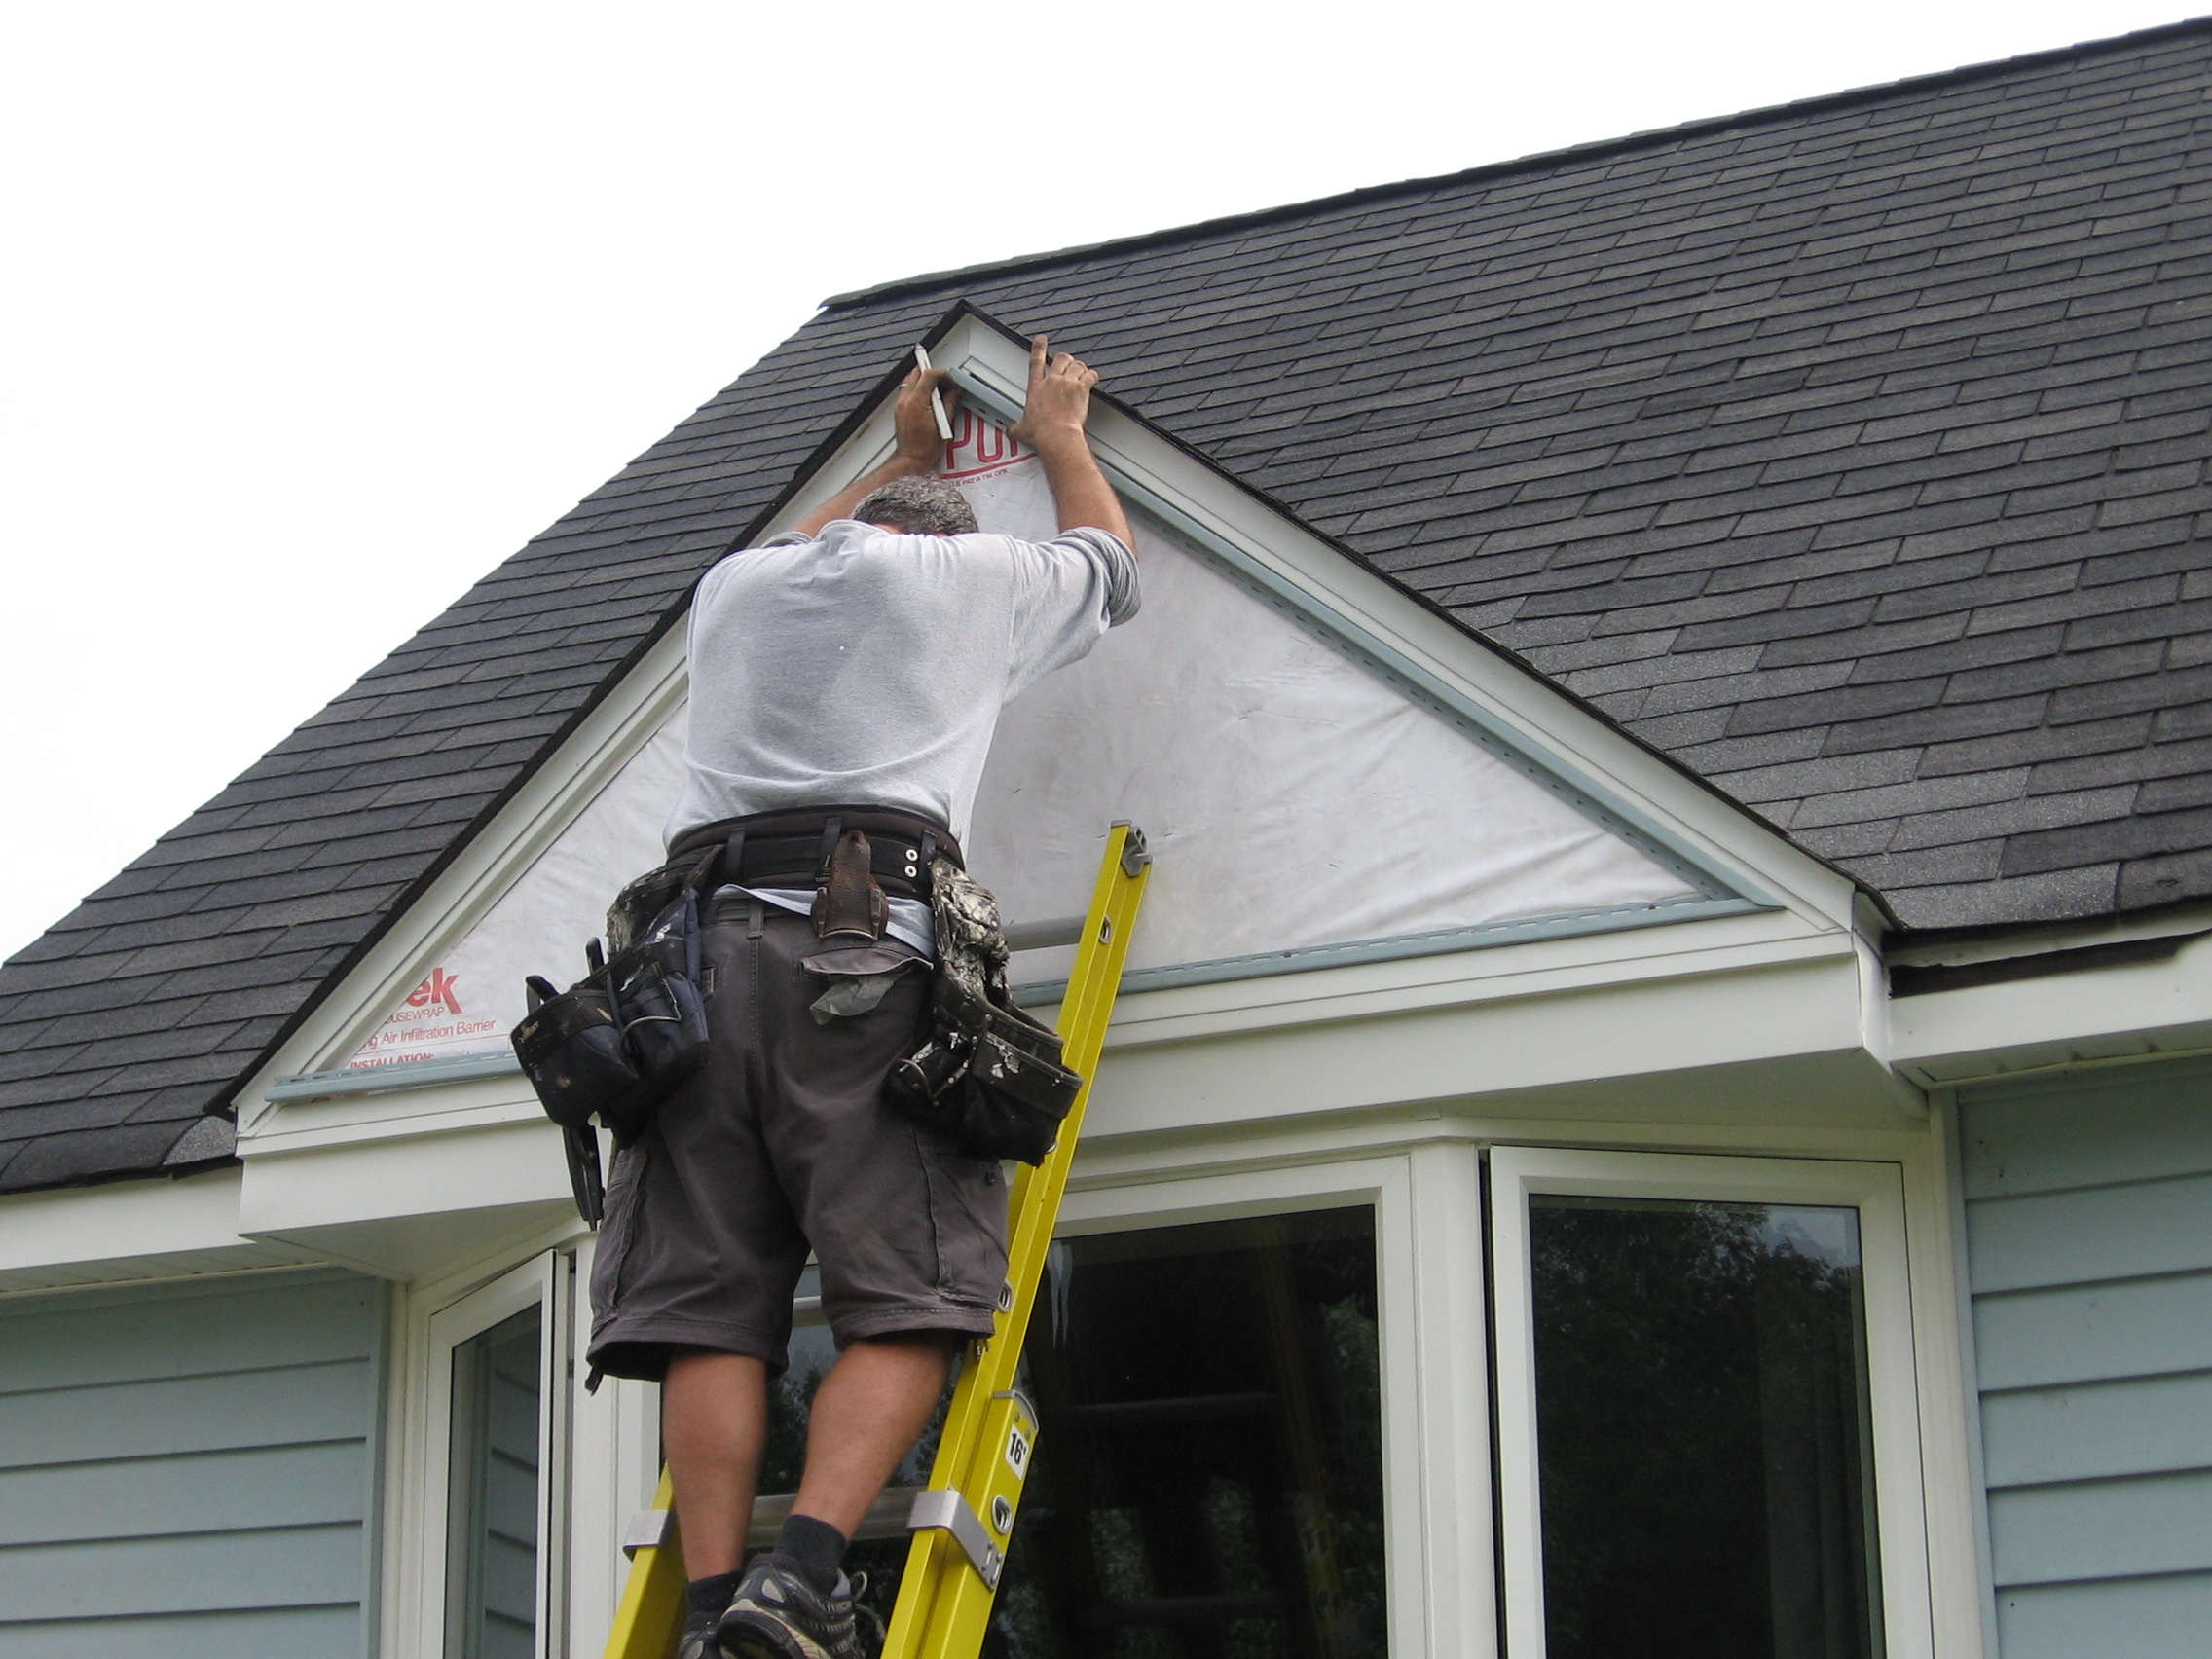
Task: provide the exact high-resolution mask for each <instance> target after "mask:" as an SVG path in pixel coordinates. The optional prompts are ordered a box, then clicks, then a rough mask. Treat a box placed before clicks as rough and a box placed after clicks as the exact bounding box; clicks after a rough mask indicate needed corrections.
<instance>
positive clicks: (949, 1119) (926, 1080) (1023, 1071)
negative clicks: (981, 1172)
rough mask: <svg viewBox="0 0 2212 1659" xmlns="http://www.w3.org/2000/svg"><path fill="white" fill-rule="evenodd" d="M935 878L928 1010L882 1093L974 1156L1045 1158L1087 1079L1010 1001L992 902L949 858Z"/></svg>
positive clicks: (1055, 1036) (1054, 1035)
mask: <svg viewBox="0 0 2212 1659" xmlns="http://www.w3.org/2000/svg"><path fill="white" fill-rule="evenodd" d="M932 876H933V879H932V881H931V883H930V890H931V892H930V897H931V909H932V912H933V914H934V916H935V919H936V922H937V978H936V982H935V983H934V984H933V985H932V987H931V995H930V1011H929V1016H928V1019H927V1020H926V1022H925V1025H924V1031H923V1037H922V1044H921V1047H919V1048H918V1049H916V1050H915V1051H913V1052H912V1053H911V1054H909V1055H907V1056H906V1057H905V1058H904V1059H903V1060H901V1061H900V1062H899V1063H898V1064H897V1065H895V1066H893V1067H892V1068H891V1073H890V1075H889V1076H888V1077H886V1078H885V1079H884V1083H883V1097H884V1099H885V1100H887V1101H889V1102H890V1103H891V1104H892V1105H893V1106H895V1107H896V1108H898V1109H899V1110H900V1111H901V1112H903V1113H904V1114H905V1115H906V1116H907V1117H909V1118H911V1119H913V1120H914V1121H915V1122H916V1123H918V1124H923V1125H924V1126H925V1127H927V1128H930V1129H932V1130H935V1131H936V1132H937V1133H938V1134H940V1135H942V1136H944V1137H945V1138H946V1139H948V1140H951V1141H953V1142H955V1143H956V1144H957V1145H958V1146H959V1147H960V1148H961V1150H962V1151H964V1152H966V1153H968V1154H969V1155H970V1156H972V1157H976V1158H992V1159H1004V1158H1013V1159H1018V1160H1020V1161H1022V1162H1023V1163H1042V1162H1044V1161H1045V1155H1046V1154H1047V1153H1049V1152H1051V1150H1052V1144H1053V1143H1054V1142H1055V1141H1057V1140H1058V1139H1059V1137H1060V1123H1061V1121H1062V1120H1063V1119H1065V1118H1066V1117H1067V1115H1068V1113H1069V1111H1070V1110H1071V1109H1072V1108H1073V1107H1074V1105H1075V1099H1076V1095H1077V1094H1078V1093H1079V1092H1081V1090H1082V1088H1083V1079H1082V1078H1081V1077H1079V1076H1078V1075H1077V1074H1076V1073H1074V1072H1072V1071H1070V1070H1068V1069H1067V1067H1065V1066H1064V1065H1062V1064H1061V1063H1060V1036H1059V1033H1058V1032H1056V1031H1053V1030H1051V1028H1050V1027H1048V1026H1045V1025H1041V1024H1039V1023H1038V1022H1037V1021H1036V1020H1034V1019H1032V1018H1030V1016H1029V1015H1028V1014H1024V1013H1022V1011H1021V1010H1020V1009H1018V1008H1016V1007H1014V998H1013V996H1012V995H1011V994H1010V993H1009V991H1008V988H1007V977H1006V966H1007V958H1008V956H1009V955H1010V954H1011V953H1010V952H1009V950H1008V948H1007V942H1006V933H1005V930H1004V929H1003V928H1002V927H1001V926H1000V924H999V906H998V901H997V900H996V899H994V898H992V897H991V894H990V891H989V890H988V889H987V888H984V887H982V886H981V885H979V884H978V883H977V882H974V881H971V880H969V879H968V877H967V875H966V874H965V873H964V872H963V871H961V870H960V869H958V868H956V867H955V866H953V865H952V864H951V862H950V861H949V860H944V859H940V860H939V861H938V865H937V867H936V868H935V869H934V870H933V872H932Z"/></svg>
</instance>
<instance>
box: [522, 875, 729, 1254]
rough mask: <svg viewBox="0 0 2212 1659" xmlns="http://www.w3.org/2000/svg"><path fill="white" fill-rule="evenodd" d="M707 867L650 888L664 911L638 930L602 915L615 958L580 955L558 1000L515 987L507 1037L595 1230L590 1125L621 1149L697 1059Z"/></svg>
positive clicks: (530, 985) (531, 981) (546, 992)
mask: <svg viewBox="0 0 2212 1659" xmlns="http://www.w3.org/2000/svg"><path fill="white" fill-rule="evenodd" d="M717 856H718V855H717V854H714V853H710V854H707V855H706V856H705V857H703V858H700V859H696V860H693V861H691V864H692V866H693V867H691V868H689V869H686V870H684V871H682V873H681V874H679V875H678V877H677V879H676V880H675V881H674V882H673V883H666V882H660V883H659V884H658V885H656V886H655V887H654V888H653V890H652V893H651V896H652V897H656V898H659V899H662V900H664V901H665V902H664V903H662V904H661V908H660V909H659V911H658V913H657V914H655V915H654V916H653V917H652V918H651V920H650V921H648V922H646V923H645V925H644V926H643V927H642V928H641V927H637V926H635V924H634V923H632V924H631V925H629V926H625V927H622V928H620V929H617V928H616V927H615V926H613V925H612V924H613V920H614V918H613V917H612V916H610V917H609V924H610V925H609V928H608V933H609V936H610V938H614V939H618V940H620V941H621V946H620V948H618V949H617V950H616V952H615V954H614V955H613V956H612V957H607V956H605V955H603V954H602V952H601V951H600V949H599V946H598V943H597V941H594V942H593V943H592V944H591V945H589V946H587V947H586V951H585V956H586V960H587V963H588V965H589V967H590V970H591V971H590V972H589V973H588V974H586V975H585V976H584V977H583V978H581V979H579V980H577V981H576V983H575V984H573V985H571V987H570V988H569V989H568V990H566V991H556V990H555V989H554V988H553V986H552V984H551V983H550V982H549V981H548V980H546V979H544V978H542V977H539V976H537V975H535V974H534V975H532V976H530V977H529V978H528V979H526V980H525V981H524V984H525V986H526V989H527V993H528V999H529V1003H530V1012H529V1013H528V1014H525V1015H524V1016H523V1018H522V1020H521V1021H520V1023H518V1024H517V1025H516V1026H515V1028H514V1032H513V1036H512V1041H513V1043H514V1050H515V1057H516V1058H517V1059H518V1060H520V1061H521V1062H522V1069H523V1072H524V1075H526V1076H527V1077H528V1078H529V1079H530V1083H531V1087H532V1088H534V1089H535V1090H536V1092H537V1099H538V1103H539V1104H540V1105H542V1106H543V1107H544V1108H545V1115H546V1116H547V1117H549V1118H551V1119H552V1120H553V1121H554V1122H555V1123H556V1124H560V1125H561V1127H562V1129H563V1131H564V1132H565V1135H566V1138H567V1141H568V1151H569V1174H570V1179H571V1183H572V1184H573V1186H574V1188H575V1195H576V1208H577V1209H578V1211H579V1212H580V1213H581V1214H582V1215H583V1218H584V1220H585V1221H586V1222H587V1223H589V1224H591V1225H593V1226H597V1225H598V1223H599V1217H600V1211H601V1207H602V1202H603V1198H604V1193H603V1189H602V1186H601V1183H600V1179H599V1146H598V1142H597V1141H596V1140H595V1139H594V1138H593V1136H592V1131H591V1120H592V1119H593V1118H594V1117H595V1116H596V1117H597V1118H598V1119H599V1121H600V1122H601V1123H602V1124H605V1125H606V1126H607V1128H608V1130H609V1131H610V1132H611V1133H612V1134H613V1136H614V1141H615V1144H616V1145H617V1146H628V1145H630V1144H631V1143H632V1142H633V1141H635V1140H636V1139H637V1138H638V1137H639V1136H640V1135H641V1134H643V1133H644V1132H645V1125H646V1124H648V1123H649V1122H650V1121H651V1119H652V1115H653V1112H654V1110H655V1109H656V1108H658V1107H659V1105H660V1103H661V1102H662V1101H664V1100H666V1099H667V1098H668V1097H669V1096H670V1095H672V1094H674V1093H675V1092H676V1091H677V1089H679V1088H682V1086H683V1084H684V1083H685V1082H686V1081H687V1080H688V1079H689V1078H690V1077H691V1075H692V1073H694V1072H696V1071H697V1070H698V1069H699V1067H700V1066H701V1065H702V1064H703V1063H704V1062H705V1060H706V1057H707V1009H706V999H705V998H704V997H703V996H702V995H701V993H700V989H699V979H700V976H699V922H700V918H699V904H700V889H701V888H702V887H703V886H704V884H705V883H706V881H707V879H708V878H709V876H710V875H711V874H712V872H713V869H714V866H715V861H716V858H717ZM668 873H669V871H668V869H667V868H665V867H664V869H662V870H656V871H654V872H652V874H651V875H648V876H645V877H643V878H641V880H640V881H638V882H633V883H632V884H631V886H630V887H629V888H626V889H624V891H623V896H622V899H619V900H617V901H616V907H617V909H618V910H619V909H620V908H621V907H622V905H623V902H624V901H625V900H633V897H634V896H635V895H637V894H638V892H639V890H640V889H641V888H645V887H646V886H647V884H654V883H656V878H664V877H666V876H667V874H668ZM633 913H634V912H633Z"/></svg>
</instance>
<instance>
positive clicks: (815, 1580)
mask: <svg viewBox="0 0 2212 1659" xmlns="http://www.w3.org/2000/svg"><path fill="white" fill-rule="evenodd" d="M845 1544H846V1538H845V1534H844V1533H842V1532H840V1531H838V1530H837V1529H836V1528H834V1527H832V1526H830V1523H829V1522H827V1521H817V1520H816V1519H815V1518H814V1517H813V1516H811V1515H789V1516H786V1517H785V1518H784V1526H783V1530H781V1531H780V1532H778V1533H777V1534H776V1553H777V1554H778V1555H780V1556H789V1557H791V1559H792V1560H793V1561H794V1562H796V1563H798V1569H799V1571H800V1572H802V1573H804V1574H805V1575H806V1581H807V1582H808V1583H809V1584H811V1585H813V1586H814V1587H815V1589H817V1590H819V1591H821V1592H822V1594H823V1595H825V1596H827V1595H829V1594H830V1592H831V1591H832V1590H834V1589H836V1588H837V1572H838V1568H839V1567H840V1566H841V1565H842V1564H843V1562H844V1559H845Z"/></svg>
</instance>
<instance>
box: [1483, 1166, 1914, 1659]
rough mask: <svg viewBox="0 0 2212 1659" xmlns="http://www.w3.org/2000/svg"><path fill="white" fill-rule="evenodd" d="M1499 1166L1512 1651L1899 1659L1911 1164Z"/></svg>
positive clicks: (1908, 1442) (1584, 1656) (1502, 1438)
mask: <svg viewBox="0 0 2212 1659" xmlns="http://www.w3.org/2000/svg"><path fill="white" fill-rule="evenodd" d="M1492 1169H1493V1235H1494V1240H1493V1249H1494V1258H1493V1259H1494V1271H1495V1274H1496V1279H1495V1285H1496V1302H1497V1329H1496V1341H1497V1352H1498V1356H1499V1362H1498V1381H1497V1402H1498V1425H1499V1442H1500V1454H1501V1457H1500V1471H1499V1472H1500V1477H1501V1489H1500V1490H1501V1497H1502V1500H1503V1502H1502V1508H1503V1514H1504V1519H1505V1533H1504V1540H1503V1542H1504V1549H1503V1559H1504V1564H1505V1575H1506V1584H1505V1608H1506V1621H1507V1631H1508V1643H1509V1648H1510V1650H1511V1651H1512V1652H1513V1653H1514V1654H1515V1656H1516V1659H1522V1656H1525V1655H1526V1656H1530V1659H1533V1656H1536V1655H1547V1656H1548V1659H1600V1656H1611V1655H1618V1654H1627V1653H1633V1654H1636V1655H1639V1656H1641V1659H1677V1656H1679V1659H1691V1656H1693V1655H1694V1656H1695V1659H1880V1656H1881V1655H1883V1654H1885V1653H1886V1652H1887V1651H1888V1648H1889V1643H1888V1640H1887V1627H1888V1624H1889V1619H1888V1618H1887V1616H1886V1615H1887V1613H1888V1612H1889V1611H1890V1610H1891V1608H1890V1605H1889V1604H1890V1603H1891V1602H1892V1601H1895V1602H1896V1603H1897V1606H1896V1609H1895V1610H1896V1612H1897V1614H1898V1617H1899V1619H1901V1620H1903V1621H1904V1622H1905V1623H1906V1624H1907V1625H1911V1624H1914V1623H1916V1622H1917V1614H1916V1613H1915V1612H1914V1610H1913V1608H1912V1604H1913V1602H1914V1600H1915V1599H1914V1598H1913V1597H1912V1596H1910V1595H1909V1594H1906V1595H1901V1596H1893V1595H1892V1594H1891V1593H1890V1592H1891V1591H1892V1590H1893V1589H1894V1588H1895V1587H1896V1586H1898V1585H1899V1584H1900V1583H1903V1582H1905V1574H1904V1572H1903V1570H1902V1568H1903V1567H1910V1566H1911V1565H1912V1564H1911V1563H1904V1564H1899V1563H1898V1562H1893V1561H1888V1560H1885V1559H1884V1556H1885V1552H1884V1549H1883V1547H1882V1546H1881V1544H1880V1543H1879V1542H1878V1541H1877V1540H1878V1538H1880V1537H1881V1536H1882V1535H1883V1533H1882V1530H1881V1529H1880V1528H1879V1526H1878V1525H1877V1522H1878V1519H1879V1517H1880V1516H1882V1515H1883V1514H1885V1513H1891V1514H1894V1515H1897V1516H1899V1519H1900V1521H1901V1523H1902V1524H1901V1525H1900V1526H1899V1527H1896V1528H1893V1529H1892V1530H1890V1531H1889V1533H1888V1534H1887V1535H1888V1537H1889V1538H1890V1540H1891V1546H1892V1548H1891V1553H1893V1554H1895V1553H1899V1552H1900V1551H1903V1548H1904V1546H1902V1544H1901V1543H1900V1542H1899V1540H1901V1539H1903V1538H1906V1537H1908V1536H1911V1535H1915V1534H1917V1533H1918V1531H1919V1528H1918V1527H1917V1525H1916V1524H1915V1522H1914V1517H1915V1516H1916V1515H1917V1509H1918V1505H1919V1491H1918V1462H1917V1457H1916V1456H1915V1455H1914V1452H1913V1448H1914V1447H1915V1446H1916V1444H1917V1440H1916V1436H1915V1433H1914V1414H1913V1406H1912V1380H1911V1348H1910V1333H1909V1315H1908V1313H1907V1310H1906V1305H1905V1294H1906V1292H1905V1287H1904V1283H1903V1253H1902V1221H1901V1200H1900V1197H1899V1183H1898V1178H1897V1174H1896V1171H1895V1170H1894V1169H1892V1168H1890V1167H1889V1166H1885V1165H1879V1164H1852V1163H1813V1162H1803V1161H1788V1160H1767V1159H1720V1158H1678V1157H1672V1156H1659V1155H1639V1154H1626V1153H1569V1152H1541V1151H1530V1150H1526V1149H1518V1148H1512V1149H1499V1150H1498V1151H1496V1152H1494V1153H1493V1156H1492ZM1893 1488H1896V1489H1900V1490H1896V1491H1893V1490H1892V1489H1893ZM1906 1553H1909V1552H1906ZM1919 1601H1920V1602H1921V1603H1922V1604H1924V1603H1925V1598H1924V1597H1922V1598H1919ZM1907 1645H1908V1646H1910V1645H1911V1644H1910V1643H1908V1644H1907Z"/></svg>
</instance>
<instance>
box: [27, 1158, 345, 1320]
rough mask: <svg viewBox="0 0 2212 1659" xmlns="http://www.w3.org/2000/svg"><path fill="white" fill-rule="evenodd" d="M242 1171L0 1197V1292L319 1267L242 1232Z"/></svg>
mask: <svg viewBox="0 0 2212 1659" xmlns="http://www.w3.org/2000/svg"><path fill="white" fill-rule="evenodd" d="M239 1186H240V1171H239V1170H237V1169H235V1168H228V1169H211V1170H207V1171H205V1172H203V1173H202V1174H198V1175H186V1176H181V1177H178V1178H176V1179H174V1180H167V1179H158V1180H152V1181H117V1182H113V1183H111V1184H108V1185H104V1186H98V1187H64V1188H60V1189H58V1190H55V1191H51V1192H41V1193H11V1194H9V1195H8V1196H7V1197H5V1198H0V1291H11V1290H29V1289H46V1288H53V1287H58V1286H62V1285H73V1284H98V1283H105V1282H110V1281H117V1280H125V1279H143V1278H166V1277H169V1276H171V1275H178V1274H186V1273H208V1272H240V1271H242V1270H249V1269H255V1268H272V1267H288V1266H294V1265H297V1264H300V1263H303V1262H311V1261H315V1260H319V1258H317V1257H315V1256H313V1254H312V1253H310V1252H306V1251H302V1250H298V1249H294V1248H289V1247H276V1246H272V1245H270V1244H267V1243H264V1242H262V1241H259V1240H256V1239H252V1238H248V1237H246V1236H245V1235H243V1234H241V1233H240V1230H239Z"/></svg>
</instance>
